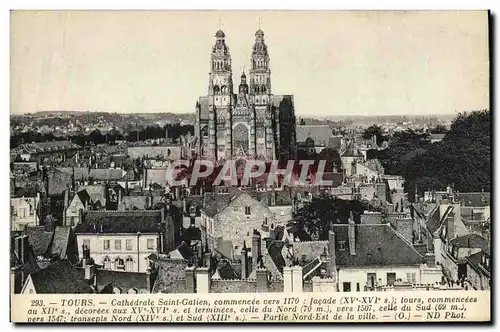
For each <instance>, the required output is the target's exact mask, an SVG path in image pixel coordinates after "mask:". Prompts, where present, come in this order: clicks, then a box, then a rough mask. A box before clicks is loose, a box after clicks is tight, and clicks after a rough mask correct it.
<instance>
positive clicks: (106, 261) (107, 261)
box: [102, 256, 111, 270]
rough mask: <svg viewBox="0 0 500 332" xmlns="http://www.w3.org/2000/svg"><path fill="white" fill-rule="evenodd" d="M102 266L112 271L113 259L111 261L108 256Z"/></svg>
mask: <svg viewBox="0 0 500 332" xmlns="http://www.w3.org/2000/svg"><path fill="white" fill-rule="evenodd" d="M102 265H103V266H104V268H105V269H107V270H111V259H109V257H108V256H106V257H104V260H103V261H102Z"/></svg>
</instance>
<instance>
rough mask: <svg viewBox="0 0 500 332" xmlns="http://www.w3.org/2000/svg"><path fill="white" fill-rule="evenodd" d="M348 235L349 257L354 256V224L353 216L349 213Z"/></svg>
mask: <svg viewBox="0 0 500 332" xmlns="http://www.w3.org/2000/svg"><path fill="white" fill-rule="evenodd" d="M347 227H348V235H349V252H350V253H351V255H356V224H355V223H354V215H353V213H352V211H351V217H350V218H349V225H348V226H347Z"/></svg>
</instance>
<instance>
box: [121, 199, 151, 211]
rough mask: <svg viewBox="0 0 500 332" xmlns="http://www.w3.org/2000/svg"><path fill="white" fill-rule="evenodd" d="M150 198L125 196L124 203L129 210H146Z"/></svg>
mask: <svg viewBox="0 0 500 332" xmlns="http://www.w3.org/2000/svg"><path fill="white" fill-rule="evenodd" d="M148 198H149V197H148V196H123V197H122V203H125V207H126V208H127V209H129V210H135V209H137V210H145V209H146V208H147V206H148V202H147V201H148Z"/></svg>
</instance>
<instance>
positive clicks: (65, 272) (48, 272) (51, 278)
mask: <svg viewBox="0 0 500 332" xmlns="http://www.w3.org/2000/svg"><path fill="white" fill-rule="evenodd" d="M92 293H94V289H93V288H92V287H91V285H90V284H89V283H88V282H87V281H86V280H85V279H84V276H83V275H82V274H81V273H80V271H79V270H78V269H77V268H76V267H74V266H73V264H71V263H70V262H68V261H65V260H61V261H57V262H55V263H52V264H50V265H49V266H47V267H46V268H44V269H41V270H38V271H36V272H34V273H31V274H30V275H29V276H28V278H27V279H26V282H25V284H24V286H23V289H22V291H21V294H92Z"/></svg>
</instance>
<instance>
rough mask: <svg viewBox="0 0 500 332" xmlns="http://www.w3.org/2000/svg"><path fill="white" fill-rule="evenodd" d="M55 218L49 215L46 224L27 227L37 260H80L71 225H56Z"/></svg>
mask: <svg viewBox="0 0 500 332" xmlns="http://www.w3.org/2000/svg"><path fill="white" fill-rule="evenodd" d="M54 224H55V220H54V219H53V218H52V216H50V215H48V216H47V217H46V218H45V225H44V226H37V227H27V228H26V234H27V236H28V241H29V245H30V247H31V249H32V250H33V254H34V256H35V257H36V260H37V261H53V260H59V259H64V260H68V261H70V262H73V263H74V262H77V261H78V250H77V248H76V238H75V234H74V233H73V231H72V229H71V227H67V226H54Z"/></svg>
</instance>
